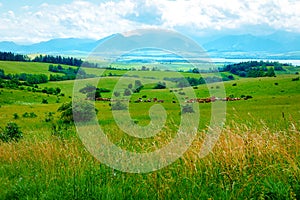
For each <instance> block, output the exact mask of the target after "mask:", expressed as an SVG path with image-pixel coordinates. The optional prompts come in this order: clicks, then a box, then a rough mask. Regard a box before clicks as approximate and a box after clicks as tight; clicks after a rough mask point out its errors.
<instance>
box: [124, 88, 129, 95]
mask: <svg viewBox="0 0 300 200" xmlns="http://www.w3.org/2000/svg"><path fill="white" fill-rule="evenodd" d="M130 95H131V91H130V90H129V89H128V88H126V89H125V90H124V96H130Z"/></svg>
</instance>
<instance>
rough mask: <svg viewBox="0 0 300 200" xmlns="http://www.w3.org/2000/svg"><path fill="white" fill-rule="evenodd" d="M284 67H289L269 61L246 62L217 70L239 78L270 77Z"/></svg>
mask: <svg viewBox="0 0 300 200" xmlns="http://www.w3.org/2000/svg"><path fill="white" fill-rule="evenodd" d="M284 66H291V65H290V64H286V63H285V64H282V63H279V62H270V61H247V62H241V63H235V64H230V65H226V66H224V67H223V68H219V71H221V72H230V73H232V74H235V75H238V76H241V77H264V76H269V77H272V76H275V71H285V69H284V68H283V67H284Z"/></svg>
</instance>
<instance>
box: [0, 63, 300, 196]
mask: <svg viewBox="0 0 300 200" xmlns="http://www.w3.org/2000/svg"><path fill="white" fill-rule="evenodd" d="M48 66H49V64H41V63H16V62H0V68H2V69H4V70H5V72H7V73H21V72H23V73H43V74H46V75H48V76H49V75H50V72H48V71H47V70H48ZM98 70H99V69H89V68H86V69H85V71H86V72H87V73H93V74H97V75H98V74H102V75H103V74H105V75H106V76H105V77H101V78H99V79H98V78H93V79H88V80H85V81H84V82H83V83H82V87H84V86H85V85H86V84H87V83H92V84H96V86H98V87H100V88H107V89H109V90H110V92H108V93H102V96H103V97H112V98H114V94H113V92H115V91H118V92H120V93H121V97H123V90H124V88H126V87H127V86H128V84H129V83H132V84H133V85H134V83H135V80H141V82H142V83H143V84H144V88H143V89H142V90H141V91H140V92H139V93H133V94H132V95H131V96H129V97H126V98H130V100H131V102H129V103H128V107H129V110H130V116H131V118H132V119H133V121H134V123H136V124H137V125H140V126H145V125H147V124H149V122H150V117H149V109H151V107H152V106H153V105H156V104H159V105H160V106H163V107H164V108H165V110H166V113H167V116H168V118H167V121H166V125H165V126H164V128H163V129H162V131H161V132H160V133H159V134H158V135H156V136H155V137H151V138H147V139H145V140H144V141H143V140H142V139H138V138H133V137H132V136H129V135H128V134H126V133H124V132H123V131H122V130H120V129H119V128H118V126H117V124H116V122H115V120H114V117H113V114H112V112H111V104H113V103H114V102H104V101H96V102H95V107H96V108H97V109H98V110H99V112H98V114H97V118H98V123H99V124H100V126H101V127H102V129H103V130H104V131H105V132H106V133H107V136H108V138H109V139H110V140H111V141H113V142H114V143H115V144H117V145H118V146H120V147H121V148H123V149H128V150H131V151H137V152H145V151H146V152H148V151H154V150H156V149H159V148H160V147H162V146H163V145H165V144H166V143H168V142H169V141H171V140H172V138H173V137H174V134H176V131H177V128H178V125H179V123H180V116H181V115H180V112H181V109H180V106H179V102H180V101H182V102H184V101H185V100H186V96H188V95H189V92H188V89H186V88H183V89H180V88H176V84H175V83H174V82H170V81H165V82H166V84H167V86H168V88H165V89H153V87H154V86H155V84H156V83H157V82H158V81H164V80H163V79H164V77H169V78H170V77H178V76H184V77H197V76H199V75H197V74H192V73H181V74H180V73H172V72H166V71H130V72H128V71H124V70H105V71H104V70H99V71H98ZM125 72H126V73H127V74H128V75H129V76H126V77H125V78H124V77H122V75H124V74H125ZM288 72H289V73H281V74H279V75H277V77H262V78H238V77H236V76H235V80H232V81H226V82H224V87H225V92H226V96H232V97H241V96H247V95H248V96H251V97H253V98H250V99H248V100H239V101H228V102H225V103H226V110H227V111H226V122H225V124H224V126H223V129H222V130H221V135H220V138H219V140H218V142H217V143H216V145H215V147H214V148H213V150H212V152H211V153H210V154H209V155H208V156H206V157H204V158H200V157H199V155H198V153H199V150H200V148H201V146H202V143H203V141H204V138H205V136H206V132H207V130H208V129H209V128H210V127H208V126H209V122H210V120H211V117H212V114H211V107H212V103H199V104H197V103H192V104H190V105H192V106H193V108H194V109H195V108H196V107H198V108H199V111H200V121H199V127H198V130H197V135H196V139H195V140H194V141H193V143H192V145H191V146H190V148H189V149H188V150H187V151H186V152H185V153H184V155H183V156H182V157H181V158H180V159H178V160H177V161H175V162H174V163H172V164H171V165H169V166H167V167H165V168H163V169H161V170H159V171H154V172H149V173H145V174H143V173H141V174H139V173H125V172H121V171H118V170H114V169H112V168H110V167H108V166H106V165H105V164H104V163H101V161H99V160H97V159H95V158H94V157H93V156H92V155H91V154H90V153H89V152H88V151H87V149H86V148H85V147H84V145H83V144H82V142H81V140H80V139H79V137H78V135H77V133H76V130H75V127H74V125H72V124H70V125H67V124H60V125H59V124H57V121H58V120H59V117H60V112H58V111H57V109H58V108H59V107H60V106H61V105H62V104H63V103H64V102H69V101H71V100H72V95H73V89H74V88H73V86H74V81H72V80H68V81H60V82H48V83H44V84H39V87H41V88H43V87H60V88H61V90H62V91H61V93H63V94H65V96H56V95H47V94H43V93H35V92H30V91H26V90H14V89H7V88H1V89H0V113H1V115H0V127H2V128H3V127H5V125H6V124H7V123H8V122H10V121H13V122H16V123H17V124H18V125H19V126H20V128H21V130H22V132H23V138H22V139H21V140H20V141H19V142H11V143H4V142H0V199H299V198H300V181H299V180H300V171H299V166H300V101H299V99H300V93H299V91H300V81H292V79H293V78H295V77H297V76H299V75H295V74H294V73H290V72H291V70H290V71H288ZM109 73H111V74H114V75H115V76H108V75H109ZM224 74H226V73H224ZM226 75H228V74H226ZM203 76H211V74H203ZM122 79H123V82H122ZM120 80H121V83H120V86H119V87H118V88H117V89H116V90H115V91H114V87H115V85H116V84H117V83H118V82H119V81H120ZM221 88H222V85H221V83H211V84H207V85H199V86H197V87H196V88H194V89H193V91H194V92H195V94H196V96H197V97H199V98H205V97H209V96H210V93H209V92H212V93H213V94H214V93H218V91H219V90H221ZM170 90H172V91H170ZM175 90H176V91H175ZM76 92H77V93H78V91H76ZM179 93H180V94H179ZM78 95H79V93H78ZM80 95H82V97H83V98H85V95H83V94H80ZM124 98H125V97H124ZM139 98H141V99H142V100H143V101H144V100H147V99H153V98H157V99H162V100H164V102H163V103H157V102H153V101H152V102H139V103H135V102H134V101H135V100H137V99H139ZM43 99H47V101H48V104H42V103H41V102H42V101H43ZM87 101H88V100H87ZM173 101H174V102H175V103H174V102H173ZM215 103H221V102H215ZM185 104H187V103H185ZM26 112H27V113H35V114H36V115H37V117H33V118H26V117H23V115H24V113H26ZM49 112H51V113H52V114H51V119H50V120H49V121H47V120H46V119H48V118H49ZM15 113H16V114H17V115H18V116H19V117H18V118H16V117H15V116H14V114H15ZM182 115H184V114H182Z"/></svg>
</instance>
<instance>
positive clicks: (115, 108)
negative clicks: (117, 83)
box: [111, 101, 127, 110]
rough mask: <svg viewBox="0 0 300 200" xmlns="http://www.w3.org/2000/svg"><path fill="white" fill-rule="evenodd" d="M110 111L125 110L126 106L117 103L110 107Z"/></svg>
mask: <svg viewBox="0 0 300 200" xmlns="http://www.w3.org/2000/svg"><path fill="white" fill-rule="evenodd" d="M111 109H112V110H126V109H127V106H126V105H124V104H122V103H121V102H120V101H117V102H116V103H115V104H112V105H111Z"/></svg>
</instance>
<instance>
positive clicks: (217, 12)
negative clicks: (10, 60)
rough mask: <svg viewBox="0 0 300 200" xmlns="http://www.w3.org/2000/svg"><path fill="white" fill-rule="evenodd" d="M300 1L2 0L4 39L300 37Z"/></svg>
mask: <svg viewBox="0 0 300 200" xmlns="http://www.w3.org/2000/svg"><path fill="white" fill-rule="evenodd" d="M299 9H300V1H299V0H264V1H258V0H252V1H250V0H249V1H248V0H247V1H242V0H226V1H224V0H118V1H107V0H102V1H101V0H100V1H99V0H51V1H50V0H46V1H45V0H34V1H33V0H2V1H1V0H0V41H14V42H17V43H34V42H39V41H45V40H49V39H52V38H69V37H74V38H92V39H100V38H102V37H105V36H108V35H110V34H113V33H120V32H126V31H131V30H134V29H141V28H165V29H173V30H177V31H179V32H181V33H183V34H186V35H188V36H192V37H207V36H211V35H214V34H247V33H251V34H268V33H272V32H275V31H278V30H282V31H292V32H297V33H300V26H299V24H300V12H299Z"/></svg>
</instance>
